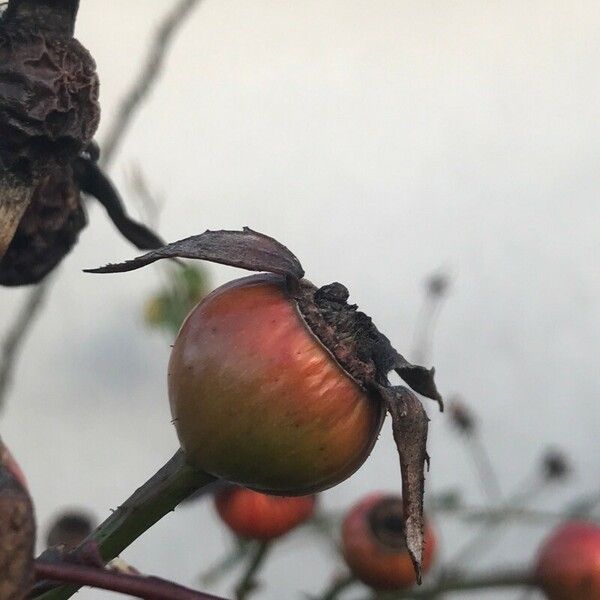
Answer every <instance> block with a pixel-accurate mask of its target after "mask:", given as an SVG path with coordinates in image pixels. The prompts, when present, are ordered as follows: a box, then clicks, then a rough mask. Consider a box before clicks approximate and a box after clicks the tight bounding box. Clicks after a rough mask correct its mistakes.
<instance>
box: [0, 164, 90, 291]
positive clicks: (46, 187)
mask: <svg viewBox="0 0 600 600" xmlns="http://www.w3.org/2000/svg"><path fill="white" fill-rule="evenodd" d="M86 224H87V217H86V214H85V210H84V208H83V205H82V203H81V198H80V194H79V186H78V185H77V184H76V183H75V181H74V179H73V172H72V169H71V168H70V167H65V168H64V169H59V168H54V169H53V170H52V171H50V172H49V173H48V174H47V175H46V176H45V177H43V178H42V179H41V181H40V183H39V184H38V185H37V187H36V188H35V191H34V193H33V197H32V200H31V203H30V205H29V207H28V208H27V210H26V211H25V214H24V215H23V217H22V219H21V222H20V223H19V227H18V228H17V230H16V232H15V236H14V237H13V239H12V242H11V243H10V245H9V247H8V249H7V250H6V254H5V255H4V257H3V258H2V259H1V260H0V285H6V286H17V285H23V284H30V283H38V282H39V281H41V280H42V279H43V278H44V277H45V276H46V275H47V274H48V273H49V272H50V271H51V270H52V269H54V267H56V265H57V264H58V263H59V262H60V261H61V260H62V259H63V257H64V256H65V255H66V254H67V253H68V252H69V251H70V250H71V248H72V247H73V246H74V245H75V243H76V242H77V239H78V237H79V232H80V231H81V230H82V229H83V228H84V227H85V225H86Z"/></svg>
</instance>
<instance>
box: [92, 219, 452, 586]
mask: <svg viewBox="0 0 600 600" xmlns="http://www.w3.org/2000/svg"><path fill="white" fill-rule="evenodd" d="M164 258H196V259H202V260H209V261H212V262H216V263H221V264H226V265H231V266H235V267H241V268H244V269H247V270H250V271H267V272H271V273H275V274H278V275H282V276H284V277H285V281H286V283H287V291H288V294H289V297H290V300H291V301H294V302H295V303H296V305H297V307H298V310H299V312H300V314H301V315H302V317H303V318H304V320H305V322H306V324H307V326H308V327H309V328H310V330H311V331H312V333H313V334H314V335H315V336H316V337H318V338H319V339H320V341H321V342H322V344H323V345H324V346H325V347H326V348H327V349H328V350H329V351H330V353H331V354H332V356H333V357H335V359H336V360H337V362H338V363H339V364H340V366H341V367H342V368H343V369H344V370H345V371H346V373H348V374H349V375H350V376H351V377H353V378H354V379H355V381H357V382H358V383H359V385H361V386H362V387H363V389H365V390H366V391H367V392H369V393H370V394H371V395H372V396H373V398H374V399H378V400H379V401H380V402H382V403H383V405H384V406H385V407H386V408H387V410H388V412H389V413H390V415H391V417H392V429H393V433H394V440H395V442H396V446H397V448H398V453H399V456H400V468H401V472H402V502H403V515H404V517H403V518H404V539H405V542H406V547H407V549H408V551H409V554H410V556H411V559H412V561H413V565H414V567H415V571H416V573H417V580H419V581H420V570H421V564H422V561H423V536H424V517H423V492H424V484H425V477H424V467H425V464H426V463H428V461H429V457H428V455H427V451H426V442H427V428H428V421H429V419H428V417H427V414H426V412H425V409H424V408H423V406H422V404H421V401H420V400H419V398H418V397H417V396H416V394H415V393H414V392H418V393H419V394H422V395H423V396H426V397H428V398H432V399H434V400H437V401H438V402H439V404H440V407H441V406H442V399H441V396H440V394H439V392H438V391H437V388H436V386H435V383H434V379H433V375H434V370H433V369H430V370H428V369H425V368H424V367H421V366H418V365H412V364H410V363H409V362H408V361H407V360H406V359H405V358H404V357H402V356H401V355H400V354H399V353H398V352H397V351H396V350H395V349H394V348H393V346H392V345H391V343H390V341H389V340H388V338H387V337H385V336H384V335H383V334H382V333H380V332H379V330H378V329H377V328H376V327H375V325H374V324H373V322H372V320H371V319H370V317H368V316H367V315H365V314H364V313H362V312H360V311H358V309H357V307H356V305H352V304H348V302H347V300H348V290H347V289H346V288H345V287H344V286H343V285H342V284H340V283H333V284H330V285H328V286H324V287H322V288H320V289H317V288H316V287H315V286H314V285H313V284H312V283H310V282H309V281H307V280H305V279H304V269H303V268H302V265H301V264H300V262H299V260H298V259H297V258H296V256H294V254H293V253H292V252H290V251H289V250H288V249H287V248H286V247H285V246H284V245H283V244H280V243H279V242H278V241H277V240H275V239H273V238H271V237H268V236H266V235H263V234H261V233H258V232H256V231H252V230H251V229H249V228H247V227H246V228H244V230H243V231H206V232H204V233H202V234H200V235H195V236H192V237H189V238H186V239H184V240H180V241H178V242H173V243H172V244H167V245H165V246H163V247H162V248H158V249H156V250H153V251H151V252H148V253H147V254H144V255H143V256H140V257H138V258H135V259H133V260H130V261H127V262H124V263H120V264H113V265H107V266H106V267H102V268H100V269H93V270H91V272H95V273H118V272H124V271H132V270H134V269H139V268H140V267H143V266H145V265H148V264H151V263H153V262H155V261H157V260H160V259H164ZM392 370H394V371H396V372H397V373H398V375H400V377H401V378H402V379H403V380H404V381H405V382H406V383H407V384H408V386H410V388H412V389H409V387H406V386H393V385H391V384H390V382H389V380H388V373H389V372H390V371H392ZM413 390H414V391H413Z"/></svg>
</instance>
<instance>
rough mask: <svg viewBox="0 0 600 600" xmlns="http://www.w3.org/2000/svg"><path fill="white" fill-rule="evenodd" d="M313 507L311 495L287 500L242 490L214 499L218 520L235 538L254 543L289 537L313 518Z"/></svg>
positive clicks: (223, 492)
mask: <svg viewBox="0 0 600 600" xmlns="http://www.w3.org/2000/svg"><path fill="white" fill-rule="evenodd" d="M315 503H316V497H315V496H314V495H312V496H301V497H292V498H289V497H288V498H286V497H282V496H268V495H267V494H261V493H260V492H255V491H253V490H249V489H247V488H241V487H236V488H231V489H225V490H222V491H221V492H219V493H218V494H216V495H215V506H216V508H217V512H218V513H219V516H220V517H221V519H222V520H223V521H224V522H225V523H226V524H227V526H228V527H229V528H230V529H231V530H232V531H233V532H234V533H236V534H237V535H239V536H242V537H245V538H249V539H253V540H272V539H274V538H277V537H280V536H282V535H284V534H286V533H288V532H289V531H291V530H292V529H294V528H295V527H297V526H298V525H300V524H301V523H303V522H304V521H306V520H307V519H309V518H310V517H311V516H312V514H313V513H314V510H315Z"/></svg>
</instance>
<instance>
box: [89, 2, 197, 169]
mask: <svg viewBox="0 0 600 600" xmlns="http://www.w3.org/2000/svg"><path fill="white" fill-rule="evenodd" d="M199 1H200V0H180V1H179V2H178V3H177V4H176V5H175V8H173V10H172V11H171V12H170V13H169V14H167V16H166V17H165V19H164V21H163V22H162V23H161V25H160V26H159V28H158V29H157V31H156V34H155V36H154V39H153V40H152V44H151V47H150V50H149V52H148V55H147V57H146V60H145V63H144V65H143V67H142V69H141V71H140V73H139V75H138V77H137V78H136V80H135V81H134V83H133V85H132V86H131V88H130V90H129V92H127V94H126V96H125V98H124V99H123V102H121V105H120V107H119V109H118V111H117V115H116V117H115V119H114V121H113V124H112V126H111V127H110V129H109V131H108V133H107V134H106V137H105V139H104V144H103V145H102V155H101V157H100V163H101V164H102V165H103V166H107V165H108V164H109V162H110V161H111V159H112V158H113V155H114V153H115V150H116V149H117V147H118V145H119V143H120V142H121V141H122V139H123V136H124V134H125V132H126V131H127V128H128V127H129V125H130V123H131V121H132V119H133V116H134V114H135V113H136V111H137V109H138V108H139V107H140V106H141V104H142V102H143V101H144V100H145V99H146V97H147V95H148V93H149V92H150V90H151V89H152V87H153V85H154V83H155V82H156V79H157V78H158V76H159V75H160V72H161V70H162V66H163V64H164V61H165V56H166V54H167V51H168V49H169V45H170V43H171V40H172V39H173V36H174V35H175V34H176V33H177V31H178V30H179V28H180V26H181V25H182V24H183V23H184V22H185V20H186V18H187V17H188V16H189V15H190V14H191V11H192V9H193V8H194V7H195V6H196V5H197V4H198V3H199Z"/></svg>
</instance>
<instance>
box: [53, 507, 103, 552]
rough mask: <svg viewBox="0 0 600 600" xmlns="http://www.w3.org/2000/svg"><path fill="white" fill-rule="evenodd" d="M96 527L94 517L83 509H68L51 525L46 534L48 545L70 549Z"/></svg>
mask: <svg viewBox="0 0 600 600" xmlns="http://www.w3.org/2000/svg"><path fill="white" fill-rule="evenodd" d="M93 528H94V519H92V517H91V516H90V515H89V514H87V513H86V512H83V511H79V510H77V511H73V510H70V511H67V512H64V513H62V514H60V515H59V516H58V517H57V518H56V519H55V520H54V521H53V522H52V524H51V525H50V528H49V529H48V533H47V535H46V543H47V545H48V546H61V545H62V546H65V550H67V551H69V550H72V549H73V548H75V547H76V546H78V545H79V544H80V543H81V542H82V541H83V540H84V539H85V538H86V537H87V536H88V535H89V534H90V533H91V532H92V529H93Z"/></svg>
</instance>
